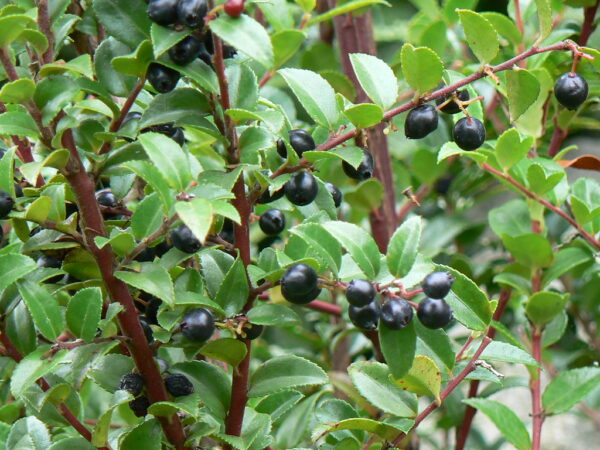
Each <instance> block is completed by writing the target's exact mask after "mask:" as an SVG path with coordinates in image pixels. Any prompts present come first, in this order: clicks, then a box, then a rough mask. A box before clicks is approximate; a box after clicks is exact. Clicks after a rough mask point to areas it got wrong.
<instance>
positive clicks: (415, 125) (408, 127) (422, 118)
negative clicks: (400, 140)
mask: <svg viewBox="0 0 600 450" xmlns="http://www.w3.org/2000/svg"><path fill="white" fill-rule="evenodd" d="M437 127H438V113H437V110H436V109H435V108H434V107H433V106H432V105H421V106H417V107H416V108H413V109H411V110H410V112H409V113H408V116H407V117H406V121H405V122H404V134H405V136H406V137H407V138H408V139H422V138H424V137H425V136H427V135H428V134H429V133H432V132H433V131H435V130H436V129H437Z"/></svg>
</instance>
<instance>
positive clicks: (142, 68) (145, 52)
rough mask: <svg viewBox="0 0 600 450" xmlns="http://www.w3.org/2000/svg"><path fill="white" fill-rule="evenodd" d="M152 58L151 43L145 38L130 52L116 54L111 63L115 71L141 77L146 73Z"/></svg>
mask: <svg viewBox="0 0 600 450" xmlns="http://www.w3.org/2000/svg"><path fill="white" fill-rule="evenodd" d="M153 59H154V54H153V53H152V44H151V43H150V41H149V40H148V39H146V40H145V41H142V42H141V43H140V45H138V46H137V47H136V49H135V50H134V51H133V52H132V53H130V54H128V55H123V56H117V57H116V58H114V59H113V60H112V61H111V64H112V66H113V67H114V68H115V70H116V71H117V72H120V73H124V74H126V75H134V76H136V77H138V78H142V77H144V76H145V75H146V72H147V71H148V66H149V65H150V63H151V62H152V60H153Z"/></svg>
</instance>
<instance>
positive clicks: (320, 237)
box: [290, 223, 342, 276]
mask: <svg viewBox="0 0 600 450" xmlns="http://www.w3.org/2000/svg"><path fill="white" fill-rule="evenodd" d="M290 233H292V234H295V235H296V236H299V237H300V238H301V239H302V240H303V241H304V242H305V243H306V244H307V245H308V246H309V247H310V249H311V250H312V251H313V252H314V253H315V255H316V256H317V258H318V259H319V261H321V262H322V264H321V266H322V267H323V268H326V269H330V270H331V271H332V273H333V274H334V276H337V274H338V272H339V270H340V268H341V265H342V249H341V247H340V244H339V243H338V241H337V240H336V239H335V238H334V237H333V236H332V235H331V234H330V233H329V232H327V231H326V230H324V229H323V227H322V226H321V225H320V224H315V223H305V224H302V225H299V226H297V227H294V228H292V229H291V230H290Z"/></svg>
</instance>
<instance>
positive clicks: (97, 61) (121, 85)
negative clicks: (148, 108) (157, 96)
mask: <svg viewBox="0 0 600 450" xmlns="http://www.w3.org/2000/svg"><path fill="white" fill-rule="evenodd" d="M139 1H141V0H139ZM134 45H137V41H136V43H135V44H134ZM130 52H131V49H130V48H129V47H128V46H127V45H125V44H123V43H122V42H120V41H118V40H116V39H115V38H113V37H110V38H108V39H105V40H104V41H102V43H101V44H100V45H99V46H98V48H97V49H96V52H95V53H94V70H95V72H96V77H97V78H98V81H99V82H100V84H101V86H102V87H103V88H105V89H106V90H108V91H109V92H110V93H111V94H113V95H116V96H120V97H127V96H128V95H129V93H130V92H131V90H132V89H133V87H134V86H135V83H136V78H135V77H134V76H131V75H124V74H122V73H119V72H117V71H116V70H115V69H114V67H113V66H112V64H111V61H112V60H113V58H116V57H119V56H124V55H128V54H129V53H130Z"/></svg>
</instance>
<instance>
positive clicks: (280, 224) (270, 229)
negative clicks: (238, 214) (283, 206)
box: [258, 209, 285, 235]
mask: <svg viewBox="0 0 600 450" xmlns="http://www.w3.org/2000/svg"><path fill="white" fill-rule="evenodd" d="M258 224H259V225H260V229H261V230H262V231H263V233H265V234H268V235H275V234H279V233H281V232H282V231H283V230H284V228H285V214H283V213H282V212H281V211H279V210H278V209H269V210H268V211H265V212H264V213H263V214H262V215H261V216H260V220H259V221H258Z"/></svg>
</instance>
